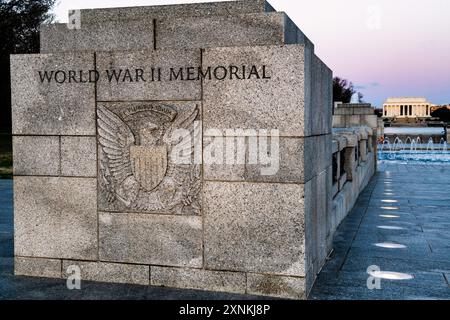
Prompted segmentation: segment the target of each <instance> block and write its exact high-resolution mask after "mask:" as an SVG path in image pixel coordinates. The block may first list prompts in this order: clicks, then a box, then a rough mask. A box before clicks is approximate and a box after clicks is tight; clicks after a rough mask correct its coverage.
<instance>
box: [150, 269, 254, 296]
mask: <svg viewBox="0 0 450 320" xmlns="http://www.w3.org/2000/svg"><path fill="white" fill-rule="evenodd" d="M245 279H246V276H245V273H240V272H224V271H210V270H203V269H186V268H166V267H156V266H152V267H151V282H150V284H151V285H153V286H164V287H174V288H186V289H198V290H211V291H218V292H221V291H224V292H234V293H245V281H246V280H245Z"/></svg>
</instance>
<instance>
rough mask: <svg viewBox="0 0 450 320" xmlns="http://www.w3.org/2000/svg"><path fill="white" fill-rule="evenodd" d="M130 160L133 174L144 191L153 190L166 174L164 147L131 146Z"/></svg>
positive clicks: (165, 149)
mask: <svg viewBox="0 0 450 320" xmlns="http://www.w3.org/2000/svg"><path fill="white" fill-rule="evenodd" d="M130 159H131V167H132V169H133V174H134V177H135V178H136V180H137V181H138V182H139V184H140V185H141V187H142V188H144V189H145V190H146V191H151V190H153V189H155V188H156V187H157V186H158V185H159V184H160V183H161V181H162V180H163V179H164V176H165V175H166V172H167V147H166V146H152V147H147V146H131V147H130Z"/></svg>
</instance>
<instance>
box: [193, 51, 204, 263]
mask: <svg viewBox="0 0 450 320" xmlns="http://www.w3.org/2000/svg"><path fill="white" fill-rule="evenodd" d="M203 52H204V49H200V67H201V68H202V69H203ZM203 83H204V79H202V80H201V81H200V105H201V108H202V110H201V119H200V120H201V128H202V134H201V139H202V140H201V146H202V150H201V151H202V155H201V167H200V168H201V176H202V190H201V200H202V201H201V203H202V205H201V209H200V214H201V215H202V267H203V269H205V268H206V260H205V210H204V208H205V203H204V202H205V194H204V190H205V172H204V171H205V169H204V161H203V132H204V131H203V130H204V124H203V119H204V118H203V98H204V97H203ZM194 160H195V159H194Z"/></svg>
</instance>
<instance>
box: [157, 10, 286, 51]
mask: <svg viewBox="0 0 450 320" xmlns="http://www.w3.org/2000/svg"><path fill="white" fill-rule="evenodd" d="M156 30H157V32H156V47H157V49H167V48H189V49H190V48H192V49H194V48H213V47H224V46H226V47H232V46H260V45H277V44H283V43H284V13H279V12H274V13H255V14H245V15H224V16H213V17H205V18H199V17H183V18H179V19H172V18H170V19H166V20H158V21H157V27H156Z"/></svg>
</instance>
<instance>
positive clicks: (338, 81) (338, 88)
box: [333, 77, 362, 103]
mask: <svg viewBox="0 0 450 320" xmlns="http://www.w3.org/2000/svg"><path fill="white" fill-rule="evenodd" d="M355 92H356V91H355V90H354V88H353V83H351V82H350V81H348V80H346V79H342V78H339V77H335V78H334V79H333V102H338V101H340V102H343V103H349V102H350V99H351V98H352V95H353V94H354V93H355ZM359 98H360V101H361V99H362V95H361V94H359Z"/></svg>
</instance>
